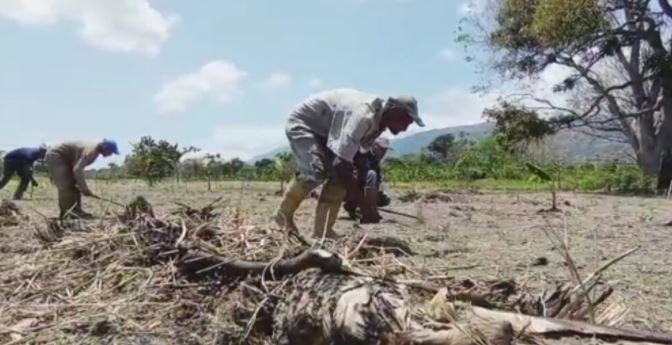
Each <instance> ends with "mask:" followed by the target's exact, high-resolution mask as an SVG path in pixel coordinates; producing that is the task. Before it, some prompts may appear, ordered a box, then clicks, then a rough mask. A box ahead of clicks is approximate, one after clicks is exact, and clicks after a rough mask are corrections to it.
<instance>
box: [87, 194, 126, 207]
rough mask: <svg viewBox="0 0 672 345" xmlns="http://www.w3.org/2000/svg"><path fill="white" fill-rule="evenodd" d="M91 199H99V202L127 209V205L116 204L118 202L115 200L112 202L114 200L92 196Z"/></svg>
mask: <svg viewBox="0 0 672 345" xmlns="http://www.w3.org/2000/svg"><path fill="white" fill-rule="evenodd" d="M91 197H92V198H94V199H98V200H100V201H105V202H109V203H110V204H113V205H116V206H119V207H124V208H125V207H126V205H124V204H122V203H120V202H116V201H114V200H112V199H108V198H103V197H100V196H97V195H92V196H91Z"/></svg>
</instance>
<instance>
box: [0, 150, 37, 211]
mask: <svg viewBox="0 0 672 345" xmlns="http://www.w3.org/2000/svg"><path fill="white" fill-rule="evenodd" d="M46 153H47V148H46V147H39V148H32V147H22V148H18V149H15V150H12V151H9V152H8V153H7V154H6V155H5V157H4V164H3V172H2V178H0V189H2V188H4V187H5V185H6V184H7V182H9V180H10V179H11V178H12V176H14V174H17V175H19V177H20V178H21V182H20V183H19V187H17V188H16V192H15V193H14V200H21V198H22V197H23V193H24V192H25V191H26V189H28V183H30V182H32V183H33V186H35V187H37V185H38V184H37V181H35V178H33V164H34V163H35V161H37V160H38V159H44V156H45V155H46Z"/></svg>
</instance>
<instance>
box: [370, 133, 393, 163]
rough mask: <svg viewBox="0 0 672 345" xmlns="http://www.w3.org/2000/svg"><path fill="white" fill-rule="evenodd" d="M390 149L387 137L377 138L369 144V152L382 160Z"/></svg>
mask: <svg viewBox="0 0 672 345" xmlns="http://www.w3.org/2000/svg"><path fill="white" fill-rule="evenodd" d="M389 149H390V141H389V140H388V139H387V138H378V139H376V141H375V142H373V145H372V146H371V153H373V155H374V156H375V157H376V159H378V160H382V159H383V157H385V155H386V154H387V151H388V150H389Z"/></svg>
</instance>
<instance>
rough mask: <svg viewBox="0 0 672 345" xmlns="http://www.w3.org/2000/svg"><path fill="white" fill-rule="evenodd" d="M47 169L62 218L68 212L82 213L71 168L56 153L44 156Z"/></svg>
mask: <svg viewBox="0 0 672 345" xmlns="http://www.w3.org/2000/svg"><path fill="white" fill-rule="evenodd" d="M46 161H47V168H48V169H49V176H50V177H51V181H52V182H53V183H54V185H56V188H57V190H58V208H59V209H60V211H61V213H60V216H61V217H63V216H64V215H66V214H67V213H68V212H69V211H70V212H73V213H80V212H82V194H81V193H80V192H79V189H77V185H76V182H75V174H74V172H73V166H72V165H71V164H70V163H68V162H66V161H65V160H64V159H63V158H62V157H61V156H60V155H59V154H58V153H55V152H51V151H50V152H48V153H47V156H46Z"/></svg>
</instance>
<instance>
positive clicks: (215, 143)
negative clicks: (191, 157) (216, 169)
mask: <svg viewBox="0 0 672 345" xmlns="http://www.w3.org/2000/svg"><path fill="white" fill-rule="evenodd" d="M250 138H254V139H253V140H252V139H250ZM284 145H287V137H286V136H285V131H284V124H282V123H279V124H277V125H265V126H262V125H253V124H249V125H240V124H226V125H221V126H217V127H215V129H214V131H213V133H212V136H211V137H210V138H208V139H207V141H204V142H202V143H199V145H198V146H199V147H201V148H202V151H201V152H202V153H203V152H207V153H219V154H221V155H222V158H224V159H231V158H235V157H238V158H240V159H243V160H248V159H250V158H252V157H254V156H257V155H259V154H262V153H265V152H268V151H271V150H274V149H276V148H278V147H281V146H284Z"/></svg>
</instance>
